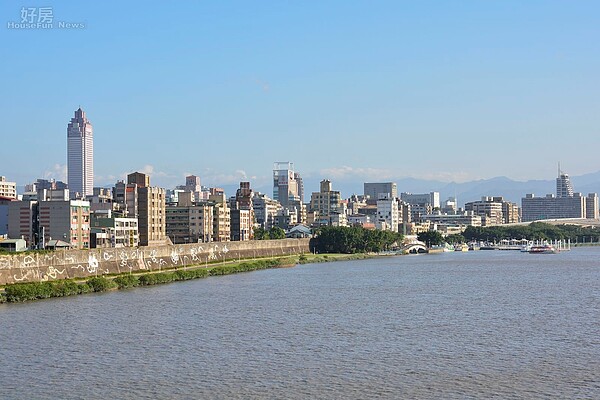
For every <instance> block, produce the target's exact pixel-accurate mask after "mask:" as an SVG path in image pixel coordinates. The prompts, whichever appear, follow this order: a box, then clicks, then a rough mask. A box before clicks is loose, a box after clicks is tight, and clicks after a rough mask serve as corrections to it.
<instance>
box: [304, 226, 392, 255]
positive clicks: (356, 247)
mask: <svg viewBox="0 0 600 400" xmlns="http://www.w3.org/2000/svg"><path fill="white" fill-rule="evenodd" d="M401 240H402V235H401V234H399V233H395V232H390V231H380V230H370V229H364V228H363V227H361V226H351V227H346V226H339V227H338V226H335V227H334V226H323V227H321V228H319V230H318V231H317V241H316V243H317V245H316V248H317V250H318V251H319V253H343V254H353V253H366V252H379V251H383V250H389V249H390V248H391V247H392V245H394V244H395V243H398V242H400V241H401Z"/></svg>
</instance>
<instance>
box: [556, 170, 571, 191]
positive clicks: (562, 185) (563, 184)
mask: <svg viewBox="0 0 600 400" xmlns="http://www.w3.org/2000/svg"><path fill="white" fill-rule="evenodd" d="M556 197H573V185H572V184H571V179H570V178H569V175H568V174H565V173H564V172H562V171H561V170H560V165H559V167H558V177H557V178H556Z"/></svg>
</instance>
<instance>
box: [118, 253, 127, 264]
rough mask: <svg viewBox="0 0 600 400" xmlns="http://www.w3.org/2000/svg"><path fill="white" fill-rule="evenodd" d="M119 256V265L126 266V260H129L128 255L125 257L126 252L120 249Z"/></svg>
mask: <svg viewBox="0 0 600 400" xmlns="http://www.w3.org/2000/svg"><path fill="white" fill-rule="evenodd" d="M119 257H120V258H121V263H120V264H119V265H120V266H121V267H125V266H127V260H129V257H127V253H125V252H124V251H122V252H121V254H119Z"/></svg>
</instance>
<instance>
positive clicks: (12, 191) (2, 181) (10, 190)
mask: <svg viewBox="0 0 600 400" xmlns="http://www.w3.org/2000/svg"><path fill="white" fill-rule="evenodd" d="M0 197H6V198H9V199H16V198H17V183H16V182H8V181H7V180H6V177H5V176H0Z"/></svg>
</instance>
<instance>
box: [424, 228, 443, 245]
mask: <svg viewBox="0 0 600 400" xmlns="http://www.w3.org/2000/svg"><path fill="white" fill-rule="evenodd" d="M417 238H418V239H419V240H420V241H421V242H423V243H425V244H426V245H427V247H431V246H439V245H441V244H442V243H444V241H445V240H444V236H443V235H442V234H441V233H440V232H439V231H427V232H422V233H419V235H418V236H417Z"/></svg>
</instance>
